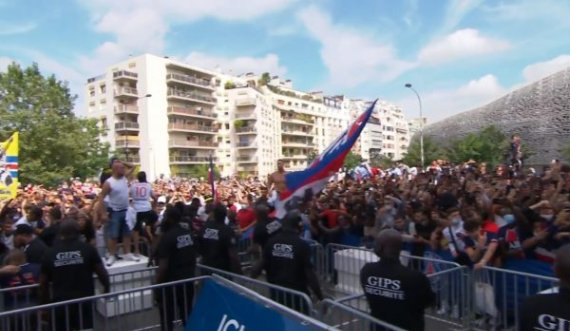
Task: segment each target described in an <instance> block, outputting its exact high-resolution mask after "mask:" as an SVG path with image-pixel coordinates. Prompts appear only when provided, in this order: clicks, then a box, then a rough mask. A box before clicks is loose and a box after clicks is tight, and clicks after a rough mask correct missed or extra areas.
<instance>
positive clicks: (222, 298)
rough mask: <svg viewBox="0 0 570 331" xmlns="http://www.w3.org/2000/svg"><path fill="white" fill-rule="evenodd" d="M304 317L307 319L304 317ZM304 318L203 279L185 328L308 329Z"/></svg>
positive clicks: (239, 330)
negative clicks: (290, 314)
mask: <svg viewBox="0 0 570 331" xmlns="http://www.w3.org/2000/svg"><path fill="white" fill-rule="evenodd" d="M306 319H309V317H307V318H306ZM302 322H303V321H301V320H299V321H295V320H293V318H290V317H287V316H283V315H282V314H280V313H279V312H278V311H277V310H275V309H271V308H269V307H268V306H266V305H265V304H264V303H262V302H258V301H256V300H255V297H249V296H248V293H247V292H246V291H244V292H243V293H241V292H240V293H238V292H236V291H234V290H232V289H230V288H229V287H227V286H225V285H223V284H220V283H218V282H216V281H215V280H212V279H206V280H205V281H204V283H203V286H202V289H201V290H200V292H199V296H198V299H197V301H196V305H195V306H194V309H192V314H191V315H190V318H189V320H188V324H187V325H186V329H185V330H186V331H194V330H213V331H234V330H235V331H267V330H271V331H309V330H314V329H312V328H308V327H306V326H303V325H302V324H301V323H302Z"/></svg>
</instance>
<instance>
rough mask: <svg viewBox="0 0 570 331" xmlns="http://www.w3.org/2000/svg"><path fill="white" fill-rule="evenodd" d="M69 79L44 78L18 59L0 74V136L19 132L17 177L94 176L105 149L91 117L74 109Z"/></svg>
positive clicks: (55, 180) (51, 180) (38, 180)
mask: <svg viewBox="0 0 570 331" xmlns="http://www.w3.org/2000/svg"><path fill="white" fill-rule="evenodd" d="M75 99H76V96H74V95H71V93H70V91H69V88H68V86H67V83H64V82H62V81H59V80H57V78H56V77H55V76H53V75H52V76H49V77H46V76H43V75H42V73H41V72H40V69H39V67H38V65H37V64H33V65H31V66H29V67H27V68H22V67H20V66H19V65H18V64H16V63H12V64H10V65H9V66H8V68H7V70H6V72H4V73H1V72H0V140H4V139H6V138H7V137H8V136H10V135H11V134H12V133H13V132H14V131H19V132H20V155H19V156H20V164H19V166H20V171H19V175H20V181H21V182H22V183H34V184H43V185H45V186H54V185H57V184H59V182H60V181H62V180H66V179H69V178H70V177H82V178H85V177H89V176H94V175H96V174H97V173H98V172H99V171H100V169H101V168H102V167H103V166H104V165H105V164H106V163H107V160H108V158H109V147H108V146H107V145H106V144H102V143H101V142H100V141H99V136H100V134H101V133H102V131H101V129H99V128H98V126H97V121H96V120H93V119H83V118H79V117H77V116H76V115H75V113H74V112H73V106H74V102H75Z"/></svg>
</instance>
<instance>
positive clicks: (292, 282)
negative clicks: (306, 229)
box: [263, 230, 313, 293]
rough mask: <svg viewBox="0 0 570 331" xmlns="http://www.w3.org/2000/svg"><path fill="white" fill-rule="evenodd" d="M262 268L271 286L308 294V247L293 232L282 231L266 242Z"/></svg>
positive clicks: (309, 264) (309, 258) (309, 255)
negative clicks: (274, 285) (275, 285)
mask: <svg viewBox="0 0 570 331" xmlns="http://www.w3.org/2000/svg"><path fill="white" fill-rule="evenodd" d="M263 266H264V269H265V271H266V273H267V280H268V281H269V282H270V283H272V284H277V285H280V286H283V287H287V288H290V289H294V290H297V291H301V292H304V293H309V291H308V289H307V277H306V272H305V271H306V270H307V269H308V268H312V267H313V266H312V264H311V253H310V247H309V244H308V243H307V242H305V241H304V240H303V239H301V238H300V237H299V235H298V234H297V233H295V232H293V231H288V230H282V231H281V232H279V233H278V234H276V235H274V236H273V237H272V238H270V239H269V240H268V241H267V244H266V245H265V248H264V250H263Z"/></svg>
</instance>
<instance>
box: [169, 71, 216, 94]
mask: <svg viewBox="0 0 570 331" xmlns="http://www.w3.org/2000/svg"><path fill="white" fill-rule="evenodd" d="M166 82H167V83H170V82H172V83H179V84H184V85H190V86H195V87H199V88H202V89H206V90H210V91H213V90H214V87H213V86H212V84H211V83H210V81H209V80H207V79H203V78H197V77H192V76H188V75H182V74H167V75H166Z"/></svg>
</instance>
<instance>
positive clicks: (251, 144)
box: [237, 141, 257, 148]
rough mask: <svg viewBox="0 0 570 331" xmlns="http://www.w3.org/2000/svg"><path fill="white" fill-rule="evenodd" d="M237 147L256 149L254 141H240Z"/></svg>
mask: <svg viewBox="0 0 570 331" xmlns="http://www.w3.org/2000/svg"><path fill="white" fill-rule="evenodd" d="M237 146H238V147H252V148H254V147H257V143H256V142H254V141H240V142H238V143H237Z"/></svg>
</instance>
